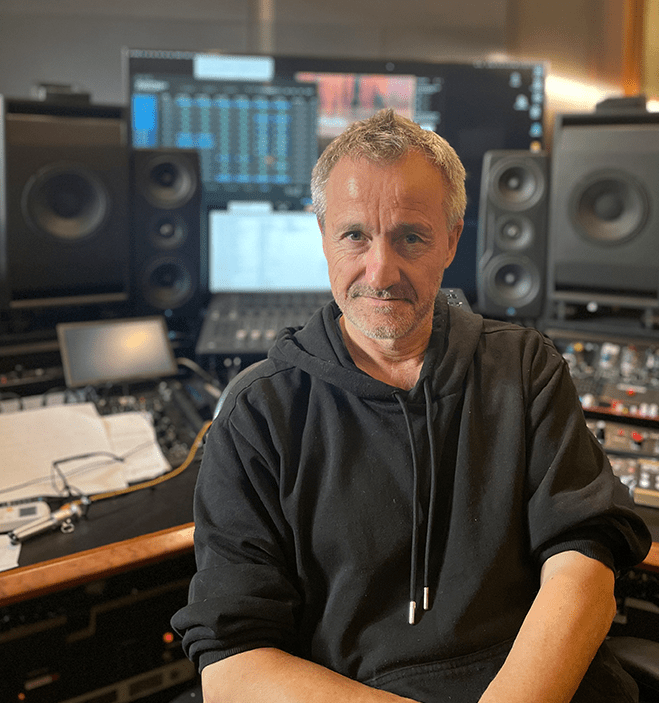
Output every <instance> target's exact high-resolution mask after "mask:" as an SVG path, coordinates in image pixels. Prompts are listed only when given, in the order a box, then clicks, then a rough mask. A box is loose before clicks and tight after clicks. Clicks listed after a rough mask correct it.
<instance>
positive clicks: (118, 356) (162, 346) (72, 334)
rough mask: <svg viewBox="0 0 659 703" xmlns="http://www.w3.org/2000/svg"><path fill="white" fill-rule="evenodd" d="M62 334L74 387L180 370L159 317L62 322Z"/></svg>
mask: <svg viewBox="0 0 659 703" xmlns="http://www.w3.org/2000/svg"><path fill="white" fill-rule="evenodd" d="M57 338H58V341H59V347H60V354H61V357H62V367H63V370H64V379H65V381H66V385H67V386H68V387H69V388H79V387H82V386H93V385H100V384H104V383H123V382H128V381H139V380H151V379H158V378H163V377H166V376H172V375H174V374H176V371H177V362H176V359H175V357H174V353H173V351H172V347H171V344H170V342H169V337H168V332H167V325H166V323H165V318H164V317H162V316H159V315H154V316H152V317H142V318H129V319H121V320H98V321H94V322H65V323H60V324H58V325H57Z"/></svg>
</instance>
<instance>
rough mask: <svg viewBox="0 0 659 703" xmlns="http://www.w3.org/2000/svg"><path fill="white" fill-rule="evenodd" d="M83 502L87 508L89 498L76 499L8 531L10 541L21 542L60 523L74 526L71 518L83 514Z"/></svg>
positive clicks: (13, 542)
mask: <svg viewBox="0 0 659 703" xmlns="http://www.w3.org/2000/svg"><path fill="white" fill-rule="evenodd" d="M83 504H84V507H85V508H86V506H87V505H88V504H89V499H88V498H85V499H83V500H78V501H75V502H74V503H67V504H66V505H63V506H62V507H61V508H60V509H59V510H55V511H54V512H52V513H51V514H50V515H47V516H46V517H42V518H38V519H36V520H33V521H32V522H28V523H26V524H24V525H21V526H20V527H17V528H16V529H15V530H12V531H11V532H9V533H8V535H7V536H8V537H9V541H10V542H11V543H12V544H19V543H20V542H23V541H25V540H26V539H28V538H29V537H33V536H34V535H38V534H41V533H42V532H47V531H48V530H52V529H54V528H55V527H57V526H59V525H65V524H66V523H67V522H68V523H69V524H70V526H71V528H73V524H72V522H71V520H72V518H74V517H79V516H80V515H82V514H83V512H84V509H83Z"/></svg>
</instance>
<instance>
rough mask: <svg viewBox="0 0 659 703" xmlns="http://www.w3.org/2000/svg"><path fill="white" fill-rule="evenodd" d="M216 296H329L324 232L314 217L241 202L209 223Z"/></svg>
mask: <svg viewBox="0 0 659 703" xmlns="http://www.w3.org/2000/svg"><path fill="white" fill-rule="evenodd" d="M208 231H209V234H210V236H209V267H208V269H209V280H208V286H209V289H210V291H211V293H228V292H253V291H272V292H286V291H289V292H296V291H297V292H304V291H329V289H330V282H329V276H328V273H327V261H326V260H325V257H324V255H323V248H322V244H321V235H320V229H319V227H318V222H317V221H316V216H315V215H314V214H313V213H311V212H304V211H300V210H290V211H284V212H272V210H271V208H270V207H269V204H267V203H260V202H246V201H239V202H237V203H229V206H228V208H227V209H226V210H212V211H210V212H209V218H208Z"/></svg>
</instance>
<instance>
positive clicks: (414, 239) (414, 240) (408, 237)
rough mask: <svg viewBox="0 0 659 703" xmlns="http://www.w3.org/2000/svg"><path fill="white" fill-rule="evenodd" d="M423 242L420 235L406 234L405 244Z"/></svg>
mask: <svg viewBox="0 0 659 703" xmlns="http://www.w3.org/2000/svg"><path fill="white" fill-rule="evenodd" d="M420 241H422V240H421V237H419V235H418V234H412V233H410V234H406V235H405V243H406V244H417V243H418V242H420Z"/></svg>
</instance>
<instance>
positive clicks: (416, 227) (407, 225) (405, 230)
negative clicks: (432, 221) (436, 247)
mask: <svg viewBox="0 0 659 703" xmlns="http://www.w3.org/2000/svg"><path fill="white" fill-rule="evenodd" d="M394 230H395V231H396V232H399V233H400V234H417V233H421V234H430V232H431V231H432V228H431V227H430V226H428V225H427V224H425V223H424V222H399V223H398V224H397V225H396V226H395V228H394Z"/></svg>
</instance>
